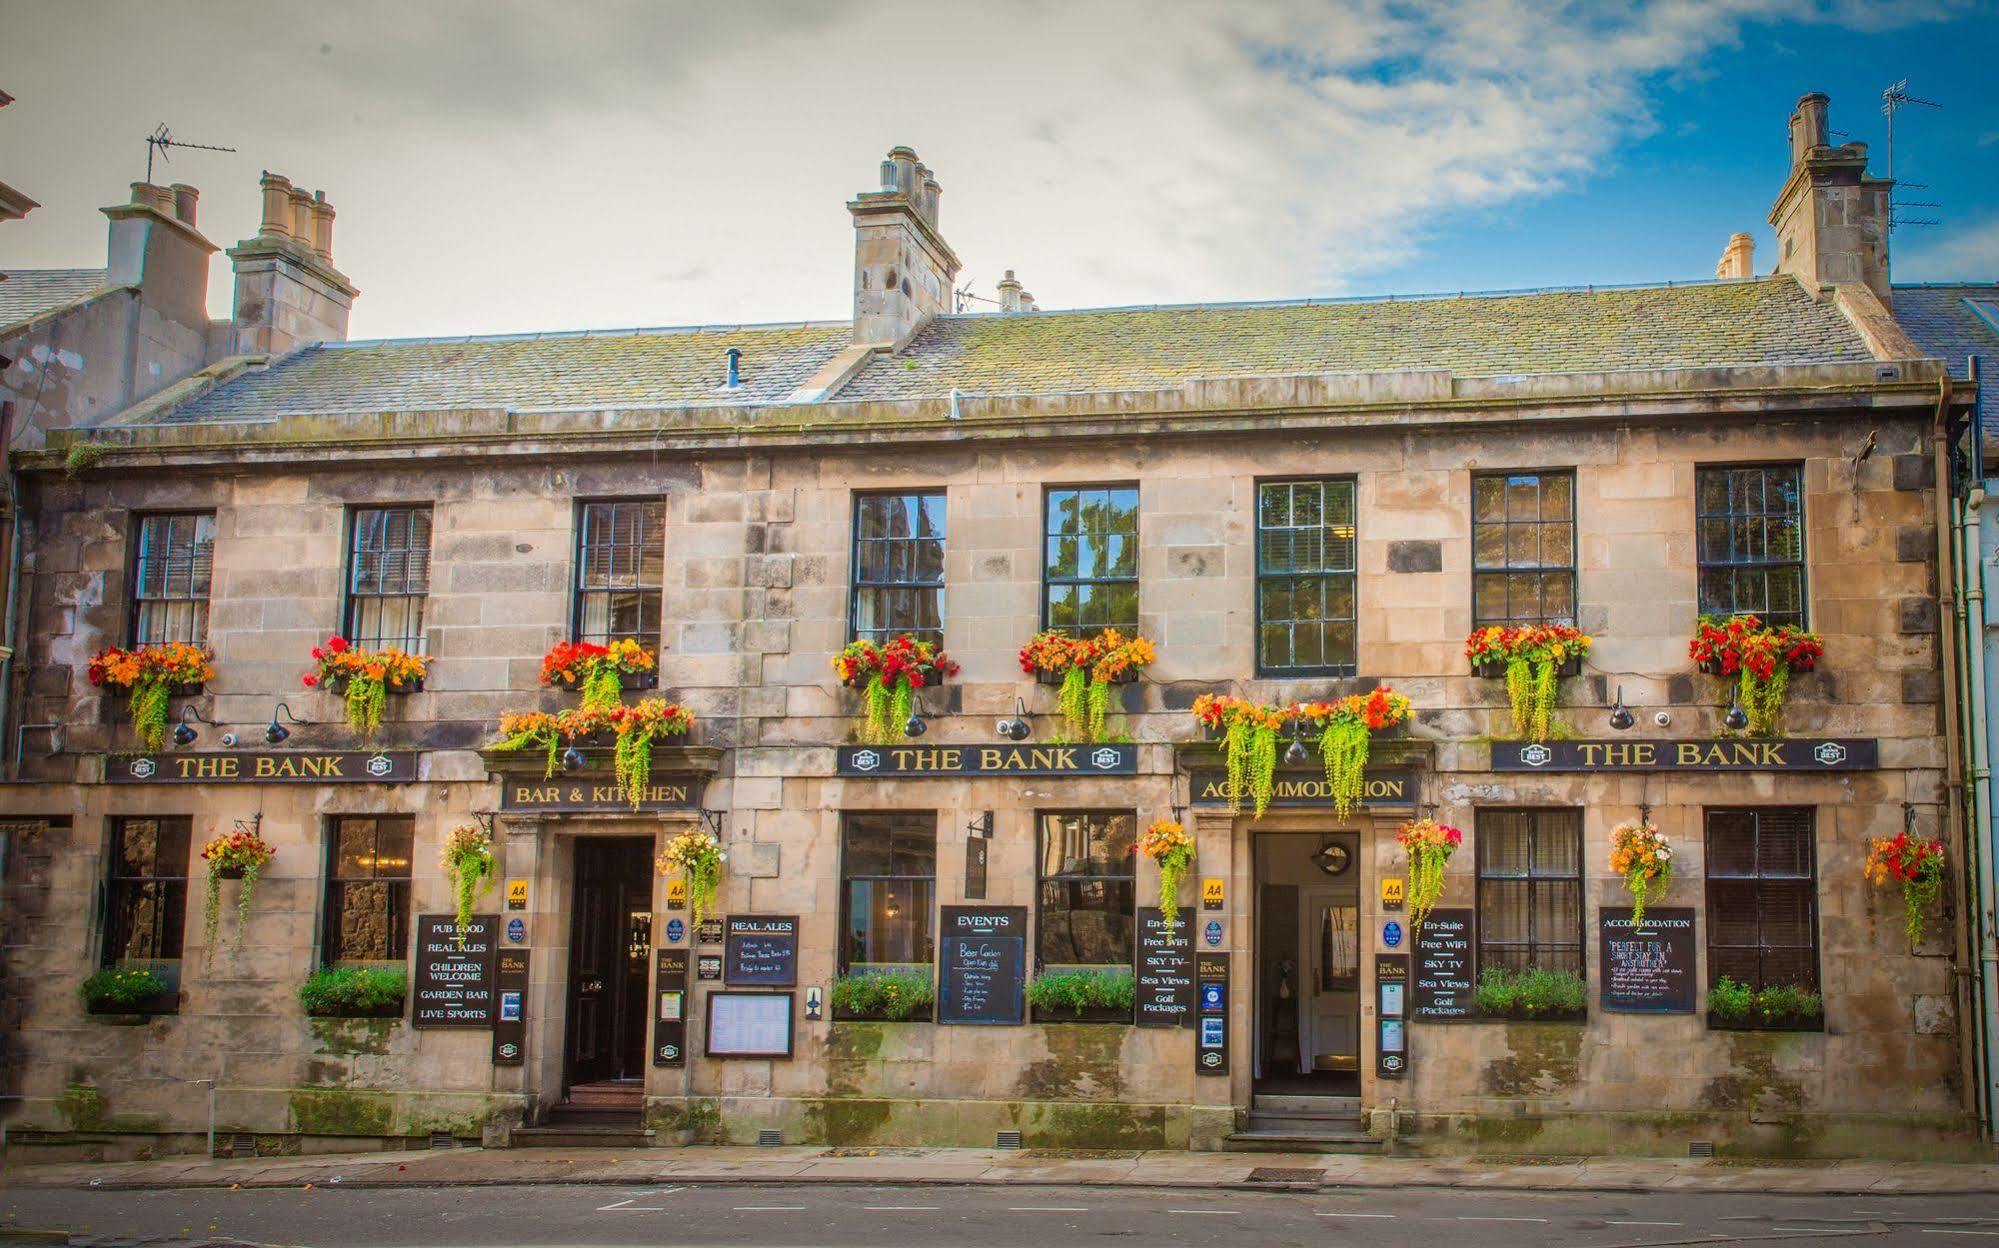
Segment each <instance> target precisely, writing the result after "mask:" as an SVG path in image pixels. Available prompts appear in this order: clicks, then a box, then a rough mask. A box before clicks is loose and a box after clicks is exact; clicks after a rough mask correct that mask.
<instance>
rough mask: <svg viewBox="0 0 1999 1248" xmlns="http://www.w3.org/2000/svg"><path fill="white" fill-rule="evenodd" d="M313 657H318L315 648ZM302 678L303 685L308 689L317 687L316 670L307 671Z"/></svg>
mask: <svg viewBox="0 0 1999 1248" xmlns="http://www.w3.org/2000/svg"><path fill="white" fill-rule="evenodd" d="M313 657H314V658H318V657H319V652H318V651H316V650H315V651H314V652H313ZM304 680H305V687H306V688H308V689H317V688H319V673H318V672H307V673H306V674H305V677H304Z"/></svg>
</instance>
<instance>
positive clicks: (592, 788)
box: [500, 774, 702, 814]
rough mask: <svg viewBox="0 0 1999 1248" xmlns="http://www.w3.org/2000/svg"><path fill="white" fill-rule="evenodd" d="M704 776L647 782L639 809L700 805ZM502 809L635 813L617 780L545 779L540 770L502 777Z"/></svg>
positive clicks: (646, 810) (643, 811)
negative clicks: (535, 772)
mask: <svg viewBox="0 0 1999 1248" xmlns="http://www.w3.org/2000/svg"><path fill="white" fill-rule="evenodd" d="M701 789H702V784H701V780H700V779H699V778H698V777H690V776H666V777H663V778H659V779H655V780H654V781H653V782H652V783H651V784H649V785H647V786H646V791H645V796H644V797H643V798H641V799H640V800H639V807H638V812H637V813H641V814H643V813H645V812H648V811H651V812H659V811H670V810H698V809H699V808H700V806H701ZM500 809H501V810H511V811H521V812H524V813H525V812H533V811H549V812H569V813H575V814H588V813H590V812H592V811H603V812H606V813H611V814H615V813H623V814H632V813H634V812H633V810H632V799H631V798H629V797H627V796H626V795H625V791H624V789H622V788H620V787H619V785H618V784H617V782H616V781H614V780H611V779H609V778H605V779H600V780H566V779H562V778H560V777H558V778H556V779H552V780H544V779H543V778H542V777H541V776H540V775H539V774H535V775H528V776H517V775H510V776H502V777H501V778H500Z"/></svg>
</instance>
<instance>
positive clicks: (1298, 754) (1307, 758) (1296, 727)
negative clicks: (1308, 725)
mask: <svg viewBox="0 0 1999 1248" xmlns="http://www.w3.org/2000/svg"><path fill="white" fill-rule="evenodd" d="M1304 732H1305V727H1304V724H1303V723H1302V722H1301V721H1299V720H1295V719H1294V720H1292V721H1291V744H1290V745H1289V746H1287V747H1285V750H1284V765H1285V766H1286V767H1303V766H1304V765H1305V764H1306V763H1309V762H1311V761H1312V756H1311V755H1310V754H1307V753H1306V752H1305V739H1304Z"/></svg>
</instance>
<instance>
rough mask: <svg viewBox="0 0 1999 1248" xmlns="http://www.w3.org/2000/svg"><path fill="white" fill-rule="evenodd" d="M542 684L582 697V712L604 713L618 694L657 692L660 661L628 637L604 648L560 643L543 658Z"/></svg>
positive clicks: (567, 642)
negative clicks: (573, 691)
mask: <svg viewBox="0 0 1999 1248" xmlns="http://www.w3.org/2000/svg"><path fill="white" fill-rule="evenodd" d="M541 683H542V684H544V685H552V686H554V687H555V688H557V689H570V690H575V691H577V692H579V693H581V694H582V695H583V706H584V709H585V710H607V709H609V708H610V707H613V706H616V705H617V704H618V695H619V694H620V693H637V692H642V691H644V690H647V689H657V688H659V659H658V656H656V655H655V654H654V653H653V652H652V651H650V650H648V649H646V648H645V647H644V646H642V645H640V644H639V643H638V642H637V641H634V640H632V639H631V638H629V637H627V638H622V639H620V640H617V641H614V642H612V643H611V644H609V645H606V646H600V645H598V644H597V643H596V642H592V641H559V642H556V643H555V645H554V646H553V647H552V648H551V649H550V650H549V652H548V653H547V654H545V655H543V656H542V659H541Z"/></svg>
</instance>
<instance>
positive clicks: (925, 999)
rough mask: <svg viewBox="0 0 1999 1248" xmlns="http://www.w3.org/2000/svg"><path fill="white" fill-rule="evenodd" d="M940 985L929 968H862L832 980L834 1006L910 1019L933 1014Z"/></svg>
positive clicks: (840, 1009)
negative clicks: (933, 978) (935, 982)
mask: <svg viewBox="0 0 1999 1248" xmlns="http://www.w3.org/2000/svg"><path fill="white" fill-rule="evenodd" d="M936 1000H937V987H936V985H934V984H932V983H931V982H930V975H929V973H928V972H927V971H916V970H906V971H905V970H898V971H862V972H860V973H859V974H855V975H842V976H840V977H839V978H838V979H836V980H834V981H833V1009H834V1011H835V1012H836V1013H840V1014H854V1015H858V1016H860V1017H863V1018H885V1019H888V1020H890V1021H892V1022H898V1023H902V1022H908V1021H909V1020H910V1019H912V1018H920V1017H923V1016H925V1015H928V1014H929V1013H930V1007H931V1004H932V1003H933V1002H935V1001H936Z"/></svg>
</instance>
